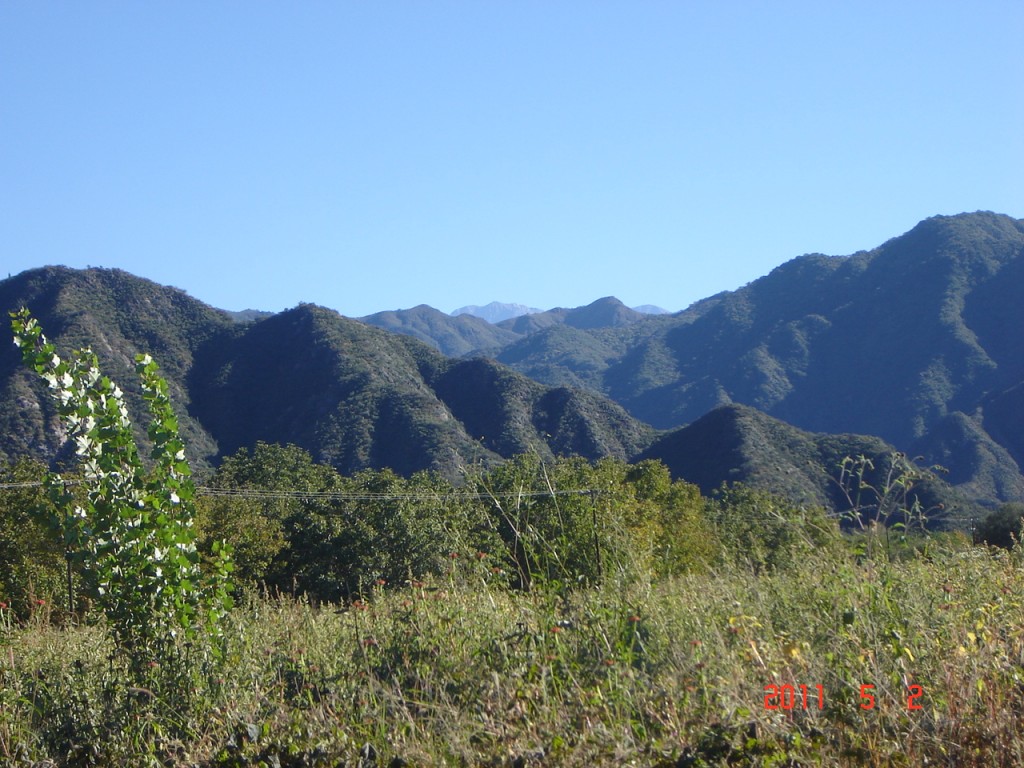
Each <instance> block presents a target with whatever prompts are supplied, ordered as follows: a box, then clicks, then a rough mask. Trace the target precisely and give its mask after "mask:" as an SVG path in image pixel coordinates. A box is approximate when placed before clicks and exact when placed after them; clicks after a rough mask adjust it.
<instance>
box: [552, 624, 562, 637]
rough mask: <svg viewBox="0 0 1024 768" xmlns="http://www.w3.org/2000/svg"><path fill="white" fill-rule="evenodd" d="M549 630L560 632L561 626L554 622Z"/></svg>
mask: <svg viewBox="0 0 1024 768" xmlns="http://www.w3.org/2000/svg"><path fill="white" fill-rule="evenodd" d="M551 631H552V632H554V633H555V634H556V635H557V634H558V633H559V632H561V631H562V628H561V627H559V626H558V625H557V624H556V625H555V626H553V627H552V628H551Z"/></svg>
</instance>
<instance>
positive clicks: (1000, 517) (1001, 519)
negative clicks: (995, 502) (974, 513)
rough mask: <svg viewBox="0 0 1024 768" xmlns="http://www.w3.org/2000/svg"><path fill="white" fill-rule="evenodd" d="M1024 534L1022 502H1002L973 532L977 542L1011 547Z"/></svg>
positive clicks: (1006, 547) (1004, 547) (1023, 507)
mask: <svg viewBox="0 0 1024 768" xmlns="http://www.w3.org/2000/svg"><path fill="white" fill-rule="evenodd" d="M1022 534H1024V504H1018V503H1013V502H1011V503H1008V504H1003V505H1002V506H1001V507H999V508H998V509H996V510H995V511H994V512H992V513H991V514H989V515H988V517H986V518H985V519H984V520H982V521H981V523H980V524H979V525H978V528H977V530H976V531H975V532H974V540H975V542H977V543H978V544H988V545H990V546H993V547H1002V548H1003V549H1011V548H1012V547H1013V546H1014V543H1015V542H1020V541H1021V540H1022Z"/></svg>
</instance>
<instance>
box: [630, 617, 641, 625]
mask: <svg viewBox="0 0 1024 768" xmlns="http://www.w3.org/2000/svg"><path fill="white" fill-rule="evenodd" d="M629 620H630V621H631V622H633V623H634V624H636V623H637V622H638V621H640V617H639V616H630V617H629Z"/></svg>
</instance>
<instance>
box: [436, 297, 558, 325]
mask: <svg viewBox="0 0 1024 768" xmlns="http://www.w3.org/2000/svg"><path fill="white" fill-rule="evenodd" d="M538 312H543V310H541V309H535V308H534V307H528V306H526V305H525V304H506V303H502V302H500V301H492V302H491V303H490V304H486V305H484V306H482V307H481V306H477V305H476V304H470V305H468V306H465V307H459V308H458V309H456V310H455V311H454V312H452V317H458V316H459V315H473V316H474V317H479V318H481V319H483V320H486V321H487V322H489V323H500V322H501V321H502V320H511V319H513V318H516V317H522V316H523V315H533V314H536V313H538Z"/></svg>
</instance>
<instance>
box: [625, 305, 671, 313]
mask: <svg viewBox="0 0 1024 768" xmlns="http://www.w3.org/2000/svg"><path fill="white" fill-rule="evenodd" d="M633 311H634V312H639V313H640V314H642V315H668V314H671V312H670V311H669V310H667V309H662V308H661V307H656V306H655V305H653V304H641V305H640V306H639V307H633Z"/></svg>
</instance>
